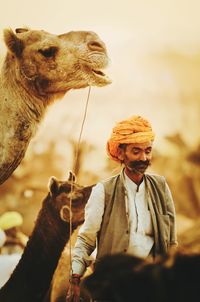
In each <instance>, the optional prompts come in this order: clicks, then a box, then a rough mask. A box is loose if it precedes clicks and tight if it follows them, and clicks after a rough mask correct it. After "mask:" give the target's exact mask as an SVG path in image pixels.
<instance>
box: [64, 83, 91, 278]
mask: <svg viewBox="0 0 200 302" xmlns="http://www.w3.org/2000/svg"><path fill="white" fill-rule="evenodd" d="M90 92H91V86H89V89H88V95H87V100H86V104H85V109H84V115H83V120H82V123H81V129H80V133H79V138H78V142H77V147H76V153H75V162H74V175H75V172H76V168H77V162H78V156H79V149H80V143H81V138H82V134H83V128H84V124H85V121H86V116H87V110H88V104H89V99H90ZM75 176H76V175H75ZM73 192H74V184H73V179H72V182H71V191H70V193H71V194H70V203H69V208H70V217H69V236H70V237H69V259H70V268H69V273H70V275H72V274H73V270H72V242H71V236H72V195H73Z"/></svg>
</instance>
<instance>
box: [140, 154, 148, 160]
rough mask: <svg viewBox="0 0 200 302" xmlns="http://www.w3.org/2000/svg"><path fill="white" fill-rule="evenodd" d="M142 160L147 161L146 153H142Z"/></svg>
mask: <svg viewBox="0 0 200 302" xmlns="http://www.w3.org/2000/svg"><path fill="white" fill-rule="evenodd" d="M140 160H143V161H145V160H147V155H146V153H145V152H142V153H141V154H140Z"/></svg>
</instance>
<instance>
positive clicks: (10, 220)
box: [0, 211, 23, 230]
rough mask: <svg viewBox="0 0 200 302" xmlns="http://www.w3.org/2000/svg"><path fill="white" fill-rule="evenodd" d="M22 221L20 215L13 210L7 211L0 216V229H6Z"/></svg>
mask: <svg viewBox="0 0 200 302" xmlns="http://www.w3.org/2000/svg"><path fill="white" fill-rule="evenodd" d="M22 223H23V218H22V215H21V214H20V213H18V212H15V211H9V212H6V213H4V214H2V215H1V216H0V229H2V230H8V229H10V228H13V227H16V226H19V225H21V224H22Z"/></svg>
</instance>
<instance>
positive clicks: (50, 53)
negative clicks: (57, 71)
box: [39, 46, 58, 58]
mask: <svg viewBox="0 0 200 302" xmlns="http://www.w3.org/2000/svg"><path fill="white" fill-rule="evenodd" d="M57 51H58V48H57V47H55V46H51V47H49V48H45V49H39V52H40V53H41V54H42V55H43V56H44V57H45V58H52V57H54V56H55V54H56V53H57Z"/></svg>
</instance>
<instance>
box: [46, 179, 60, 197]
mask: <svg viewBox="0 0 200 302" xmlns="http://www.w3.org/2000/svg"><path fill="white" fill-rule="evenodd" d="M48 188H49V192H50V194H51V195H55V194H57V193H58V191H59V182H58V180H57V178H56V177H54V176H51V178H50V179H49V183H48Z"/></svg>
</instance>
